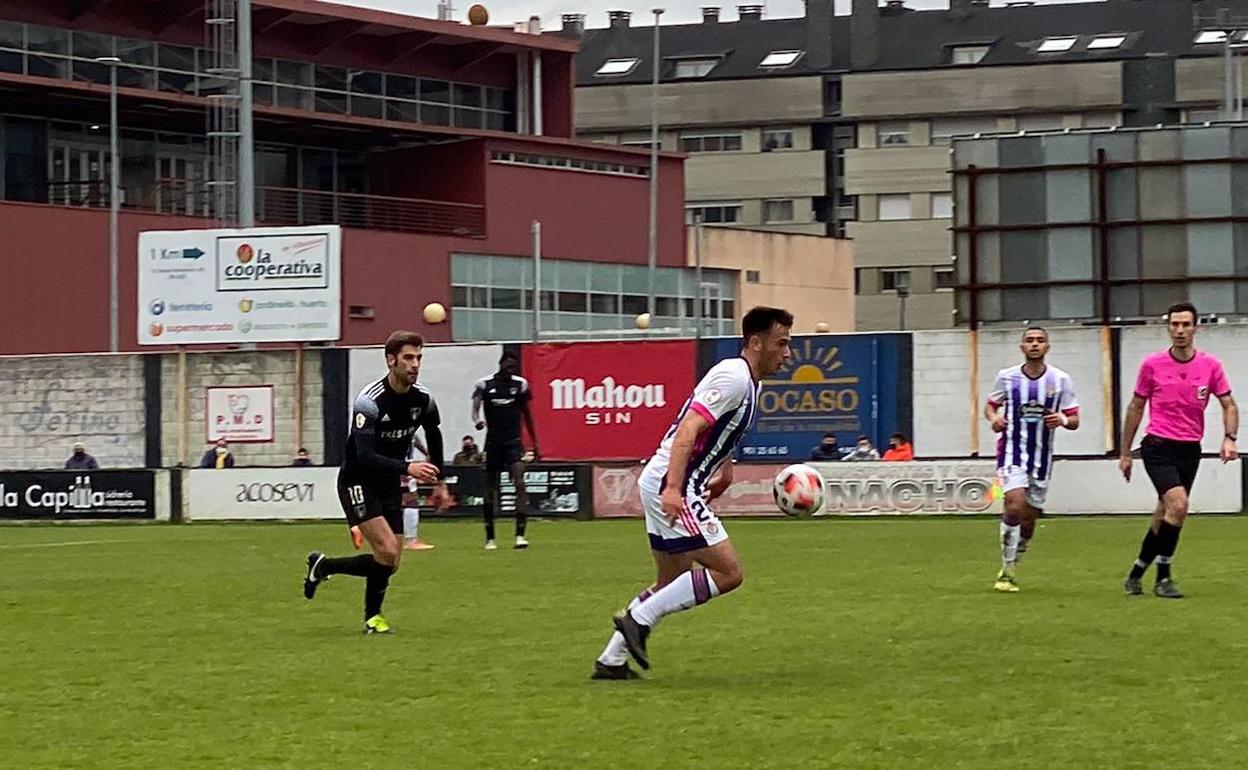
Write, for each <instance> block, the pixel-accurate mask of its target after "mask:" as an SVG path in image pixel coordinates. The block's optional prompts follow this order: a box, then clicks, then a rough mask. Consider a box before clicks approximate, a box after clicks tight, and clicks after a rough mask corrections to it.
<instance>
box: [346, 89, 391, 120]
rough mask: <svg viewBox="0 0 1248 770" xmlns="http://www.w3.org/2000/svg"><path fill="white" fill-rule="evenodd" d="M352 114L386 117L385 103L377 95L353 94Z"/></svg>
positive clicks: (364, 116) (363, 116)
mask: <svg viewBox="0 0 1248 770" xmlns="http://www.w3.org/2000/svg"><path fill="white" fill-rule="evenodd" d="M351 114H352V115H355V116H358V117H361V118H382V117H385V103H384V102H383V101H382V100H381V99H380V98H379V97H376V96H359V95H358V94H351Z"/></svg>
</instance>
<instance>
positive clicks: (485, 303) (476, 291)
mask: <svg viewBox="0 0 1248 770" xmlns="http://www.w3.org/2000/svg"><path fill="white" fill-rule="evenodd" d="M489 306H490V290H489V288H488V287H485V286H469V287H468V307H489Z"/></svg>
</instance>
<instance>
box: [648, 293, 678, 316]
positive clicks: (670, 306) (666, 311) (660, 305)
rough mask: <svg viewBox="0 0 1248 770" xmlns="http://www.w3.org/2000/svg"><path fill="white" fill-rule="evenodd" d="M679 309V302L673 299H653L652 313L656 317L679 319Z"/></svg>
mask: <svg viewBox="0 0 1248 770" xmlns="http://www.w3.org/2000/svg"><path fill="white" fill-rule="evenodd" d="M680 308H681V303H680V300H679V299H676V298H675V297H655V299H654V312H655V315H657V316H666V317H669V318H679V317H680Z"/></svg>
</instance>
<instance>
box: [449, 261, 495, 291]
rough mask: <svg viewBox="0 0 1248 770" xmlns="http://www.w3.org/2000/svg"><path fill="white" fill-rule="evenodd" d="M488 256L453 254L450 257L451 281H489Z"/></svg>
mask: <svg viewBox="0 0 1248 770" xmlns="http://www.w3.org/2000/svg"><path fill="white" fill-rule="evenodd" d="M488 259H489V257H478V256H474V255H471V254H455V255H453V256H452V257H451V283H457V284H466V285H473V284H486V283H489V282H490V265H489V262H488V261H487V260H488Z"/></svg>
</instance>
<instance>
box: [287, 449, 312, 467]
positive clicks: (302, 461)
mask: <svg viewBox="0 0 1248 770" xmlns="http://www.w3.org/2000/svg"><path fill="white" fill-rule="evenodd" d="M290 465H291V467H293V468H311V467H312V458H310V457H308V450H306V449H304V448H303V447H299V452H298V453H297V454H295V459H294V462H292V463H291V464H290Z"/></svg>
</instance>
